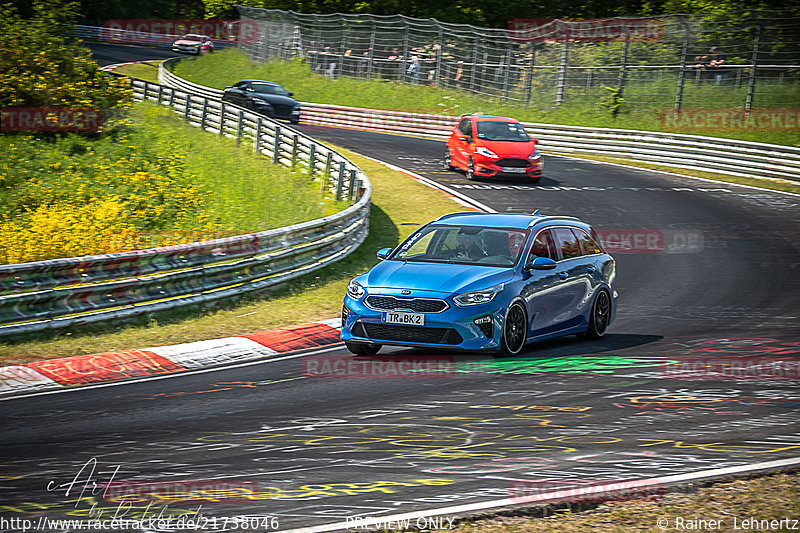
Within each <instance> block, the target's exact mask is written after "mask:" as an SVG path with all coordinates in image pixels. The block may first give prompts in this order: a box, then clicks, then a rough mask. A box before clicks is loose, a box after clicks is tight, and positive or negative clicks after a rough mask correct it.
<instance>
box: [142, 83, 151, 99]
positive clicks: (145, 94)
mask: <svg viewBox="0 0 800 533" xmlns="http://www.w3.org/2000/svg"><path fill="white" fill-rule="evenodd" d="M149 86H150V82H149V81H145V82H144V91H143V92H142V102H146V101H147V88H148V87H149Z"/></svg>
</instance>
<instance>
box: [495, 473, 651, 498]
mask: <svg viewBox="0 0 800 533" xmlns="http://www.w3.org/2000/svg"><path fill="white" fill-rule="evenodd" d="M508 492H509V498H510V499H511V500H512V501H513V502H514V503H561V502H566V503H601V502H605V501H611V500H614V501H619V500H649V501H658V500H660V499H661V498H663V497H664V487H663V486H662V485H658V484H656V485H653V484H652V483H650V482H649V481H647V480H637V479H623V480H602V479H546V480H542V481H514V482H512V483H511V485H509V488H508Z"/></svg>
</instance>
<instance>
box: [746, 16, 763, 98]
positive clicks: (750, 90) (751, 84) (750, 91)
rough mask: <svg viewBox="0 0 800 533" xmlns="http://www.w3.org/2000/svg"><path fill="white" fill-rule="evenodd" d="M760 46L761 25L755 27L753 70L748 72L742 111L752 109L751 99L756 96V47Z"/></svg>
mask: <svg viewBox="0 0 800 533" xmlns="http://www.w3.org/2000/svg"><path fill="white" fill-rule="evenodd" d="M760 44H761V23H758V24H757V25H756V39H755V41H753V68H752V69H751V70H750V80H749V81H748V83H747V99H746V100H745V101H744V110H745V111H750V110H751V109H753V98H754V97H755V94H756V69H757V68H758V66H757V65H758V47H759V45H760Z"/></svg>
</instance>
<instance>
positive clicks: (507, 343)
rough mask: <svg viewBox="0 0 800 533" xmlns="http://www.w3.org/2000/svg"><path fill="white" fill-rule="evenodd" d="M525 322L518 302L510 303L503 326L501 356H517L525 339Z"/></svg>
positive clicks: (523, 310) (522, 310) (523, 313)
mask: <svg viewBox="0 0 800 533" xmlns="http://www.w3.org/2000/svg"><path fill="white" fill-rule="evenodd" d="M527 322H528V321H527V319H526V318H525V308H524V307H523V306H522V304H521V303H520V302H514V303H512V304H511V305H510V306H509V308H508V313H506V321H505V324H504V325H503V337H502V339H501V344H500V353H501V354H502V355H517V354H518V353H519V352H521V351H522V348H524V347H525V340H526V338H527V330H528V328H527Z"/></svg>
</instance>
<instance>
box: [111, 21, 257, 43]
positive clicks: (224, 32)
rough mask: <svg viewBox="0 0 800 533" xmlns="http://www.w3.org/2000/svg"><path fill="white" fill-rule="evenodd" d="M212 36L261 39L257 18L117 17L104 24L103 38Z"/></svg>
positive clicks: (249, 40)
mask: <svg viewBox="0 0 800 533" xmlns="http://www.w3.org/2000/svg"><path fill="white" fill-rule="evenodd" d="M189 33H192V34H197V35H205V36H206V37H211V38H212V39H215V40H217V41H238V42H240V43H252V42H255V41H256V40H258V24H257V23H256V21H254V20H213V19H212V20H180V19H178V20H144V19H114V20H108V21H106V23H105V24H103V38H104V39H105V40H106V41H109V42H116V43H141V42H153V43H171V42H173V41H174V40H175V38H176V37H180V36H182V35H186V34H189Z"/></svg>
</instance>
